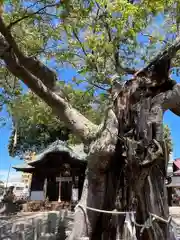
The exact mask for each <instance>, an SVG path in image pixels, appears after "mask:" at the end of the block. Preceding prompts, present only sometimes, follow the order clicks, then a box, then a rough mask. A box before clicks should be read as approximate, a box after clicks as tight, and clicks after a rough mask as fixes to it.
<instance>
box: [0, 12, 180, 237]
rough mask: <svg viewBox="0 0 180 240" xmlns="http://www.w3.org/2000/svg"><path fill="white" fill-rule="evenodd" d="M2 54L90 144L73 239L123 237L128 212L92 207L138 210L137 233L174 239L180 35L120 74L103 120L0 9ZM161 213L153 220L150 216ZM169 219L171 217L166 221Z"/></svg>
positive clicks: (8, 64)
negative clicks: (62, 83) (30, 52)
mask: <svg viewBox="0 0 180 240" xmlns="http://www.w3.org/2000/svg"><path fill="white" fill-rule="evenodd" d="M0 32H1V34H2V35H1V36H0V58H1V59H2V60H3V61H4V63H5V65H6V67H7V68H8V69H9V71H10V72H11V73H12V74H14V75H15V76H16V77H18V78H19V79H21V80H22V81H23V82H24V83H25V84H26V85H27V86H28V87H29V88H31V90H32V91H33V92H35V93H36V94H37V95H38V96H39V97H40V98H42V99H43V100H44V101H45V102H46V103H47V104H48V105H49V106H51V107H52V108H53V109H54V110H55V112H56V114H57V115H58V116H59V117H60V118H61V120H62V121H64V122H65V124H67V126H68V127H69V128H71V129H72V130H73V131H74V132H75V134H78V135H79V136H80V137H81V138H82V140H83V141H84V142H85V143H86V144H87V143H88V144H89V155H88V166H87V171H86V179H85V182H84V189H83V193H82V198H81V200H80V202H79V204H78V205H77V207H76V212H75V224H74V229H73V232H72V234H71V236H70V239H71V240H76V239H80V238H82V237H88V238H89V239H93V240H96V239H98V240H99V239H104V240H107V239H110V240H114V239H117V236H118V234H119V232H120V234H122V229H123V225H124V220H125V215H118V216H115V215H112V214H106V213H103V212H102V213H101V212H96V211H92V209H89V207H90V208H94V209H95V210H96V209H104V210H110V211H111V210H114V209H116V210H117V211H132V210H135V211H136V236H137V239H138V240H139V239H143V240H155V239H158V240H159V239H162V240H169V222H168V217H169V211H168V204H167V193H166V188H165V177H166V167H167V161H168V158H167V153H166V146H165V144H164V142H163V135H162V118H163V113H164V112H165V111H166V110H167V109H170V110H171V111H173V112H174V113H175V114H177V115H180V85H179V84H175V83H173V82H172V81H171V80H170V79H169V76H168V71H169V68H170V61H171V58H172V57H173V56H174V55H175V53H176V51H177V50H178V49H180V39H177V41H176V42H175V43H174V44H173V45H172V46H170V47H169V48H168V49H166V51H164V52H163V53H161V54H160V55H158V56H157V57H156V58H155V59H154V60H152V62H151V63H150V64H149V65H148V66H147V67H146V68H144V69H142V70H140V71H139V72H137V73H136V75H135V76H134V78H133V79H132V80H130V81H127V82H126V83H125V84H124V85H119V84H118V82H115V83H116V84H114V87H113V89H112V91H111V94H114V95H113V96H112V99H113V101H112V105H111V106H110V107H109V108H108V110H107V115H106V117H105V121H104V122H103V123H102V124H101V125H100V126H96V125H94V124H93V123H91V122H90V121H89V120H88V119H86V118H85V117H84V116H83V115H81V114H80V113H79V112H78V111H76V110H75V109H74V108H72V106H70V104H69V103H68V101H67V100H66V99H65V98H64V97H63V93H62V91H61V90H60V89H57V88H56V85H55V84H56V81H57V78H56V75H55V74H54V72H53V71H52V70H50V69H49V68H47V67H46V66H45V65H43V64H42V63H41V62H40V61H39V60H37V59H34V58H30V57H28V56H25V55H24V54H23V53H22V52H21V51H20V49H19V48H18V45H17V44H16V42H15V40H14V38H13V36H12V35H11V32H10V29H8V28H7V27H6V26H5V24H4V22H3V20H2V18H1V17H0ZM152 214H155V215H157V216H159V217H161V218H155V219H154V221H153V222H152V224H151V225H148V228H147V225H145V228H144V227H143V226H144V224H145V222H147V220H148V219H149V218H150V216H153V215H152ZM163 219H165V220H164V221H163Z"/></svg>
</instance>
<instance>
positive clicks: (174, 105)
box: [160, 84, 180, 116]
mask: <svg viewBox="0 0 180 240" xmlns="http://www.w3.org/2000/svg"><path fill="white" fill-rule="evenodd" d="M160 97H161V99H162V100H161V101H162V106H163V110H164V111H166V110H168V109H169V110H171V111H172V112H173V113H174V114H176V115H177V116H180V84H176V85H175V86H174V87H173V89H172V90H169V91H168V92H166V93H165V94H162V96H160Z"/></svg>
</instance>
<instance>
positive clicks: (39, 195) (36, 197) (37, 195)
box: [30, 191, 45, 201]
mask: <svg viewBox="0 0 180 240" xmlns="http://www.w3.org/2000/svg"><path fill="white" fill-rule="evenodd" d="M30 200H31V201H44V200H45V199H44V191H31V196H30Z"/></svg>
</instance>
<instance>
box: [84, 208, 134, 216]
mask: <svg viewBox="0 0 180 240" xmlns="http://www.w3.org/2000/svg"><path fill="white" fill-rule="evenodd" d="M86 209H88V210H91V211H94V212H100V213H108V214H115V215H125V214H127V213H135V212H119V211H117V210H116V209H114V210H112V211H107V210H102V209H97V208H91V207H86Z"/></svg>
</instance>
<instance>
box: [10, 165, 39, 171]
mask: <svg viewBox="0 0 180 240" xmlns="http://www.w3.org/2000/svg"><path fill="white" fill-rule="evenodd" d="M13 168H14V169H15V170H17V171H23V172H31V171H32V170H33V169H34V167H32V166H30V165H29V164H27V163H22V164H19V165H16V166H13Z"/></svg>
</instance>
